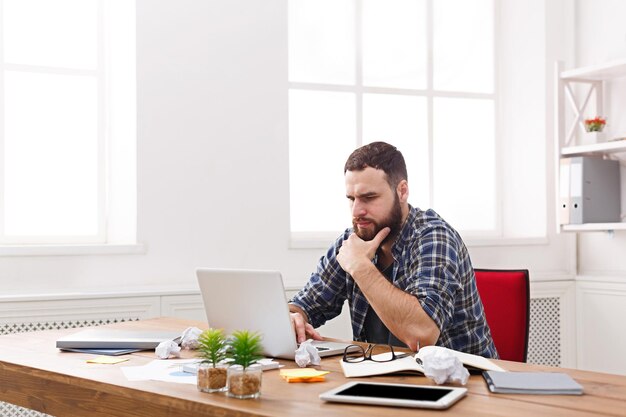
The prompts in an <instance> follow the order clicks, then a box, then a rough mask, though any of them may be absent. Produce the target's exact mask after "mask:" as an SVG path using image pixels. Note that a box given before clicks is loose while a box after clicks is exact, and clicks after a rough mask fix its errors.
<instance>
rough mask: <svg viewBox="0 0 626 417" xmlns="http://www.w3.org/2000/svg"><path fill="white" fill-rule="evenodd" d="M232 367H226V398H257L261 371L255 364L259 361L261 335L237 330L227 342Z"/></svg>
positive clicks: (259, 392)
mask: <svg viewBox="0 0 626 417" xmlns="http://www.w3.org/2000/svg"><path fill="white" fill-rule="evenodd" d="M228 345H229V352H230V357H231V358H232V365H230V366H229V367H228V396H230V397H235V398H258V397H259V396H260V395H261V377H262V375H263V369H262V367H261V365H260V364H257V363H255V362H256V361H258V360H259V359H261V358H262V357H263V356H262V353H263V346H262V345H261V335H259V334H258V333H253V332H249V331H247V330H239V331H235V332H233V334H232V336H231V337H230V339H229V341H228Z"/></svg>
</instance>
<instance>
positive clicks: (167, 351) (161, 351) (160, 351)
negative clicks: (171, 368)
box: [154, 340, 180, 359]
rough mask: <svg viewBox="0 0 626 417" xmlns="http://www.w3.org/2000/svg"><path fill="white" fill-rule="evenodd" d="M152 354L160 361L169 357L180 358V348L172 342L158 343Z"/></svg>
mask: <svg viewBox="0 0 626 417" xmlns="http://www.w3.org/2000/svg"><path fill="white" fill-rule="evenodd" d="M154 353H156V355H157V356H158V357H159V358H161V359H167V358H169V357H170V356H173V357H175V358H180V346H178V343H176V342H174V341H173V340H166V341H164V342H161V343H159V345H158V346H157V347H156V349H155V350H154Z"/></svg>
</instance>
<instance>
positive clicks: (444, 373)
mask: <svg viewBox="0 0 626 417" xmlns="http://www.w3.org/2000/svg"><path fill="white" fill-rule="evenodd" d="M422 368H424V375H426V376H427V377H428V378H430V379H432V380H433V381H435V383H437V384H438V385H441V384H445V383H447V382H450V383H457V382H458V383H460V384H461V385H465V384H467V380H468V379H469V371H468V370H467V369H466V368H465V367H464V366H463V363H462V362H461V361H460V360H459V358H457V357H456V356H454V355H452V354H451V353H450V352H447V351H445V350H435V351H434V352H432V353H429V354H428V355H424V357H422Z"/></svg>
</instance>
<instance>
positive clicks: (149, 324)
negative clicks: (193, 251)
mask: <svg viewBox="0 0 626 417" xmlns="http://www.w3.org/2000/svg"><path fill="white" fill-rule="evenodd" d="M189 326H197V327H200V328H204V327H206V324H203V323H198V322H192V321H188V320H178V319H169V318H160V319H153V320H143V321H139V322H126V323H118V324H115V325H110V326H108V327H122V328H137V329H139V328H141V329H146V328H159V329H171V330H181V331H182V330H184V329H185V328H187V327H189ZM75 331H77V330H76V329H70V330H61V331H44V332H32V333H21V334H13V335H4V336H0V400H2V401H6V402H10V403H13V404H17V405H20V406H22V407H27V408H31V409H34V410H38V411H41V412H44V413H47V414H51V415H54V416H58V417H62V416H87V415H89V416H102V417H104V416H107V417H110V416H131V417H133V416H149V417H158V416H171V417H174V416H176V417H181V416H187V415H193V416H209V415H220V416H238V417H241V416H316V417H319V416H345V415H348V414H350V415H357V416H366V417H367V416H371V417H373V416H380V415H382V414H388V413H393V415H394V417H395V416H398V417H402V416H409V415H415V413H416V412H418V411H417V410H415V409H404V408H387V407H378V406H359V405H349V404H332V403H326V402H323V401H321V400H319V399H318V395H319V394H320V393H322V392H324V391H327V390H329V389H331V388H334V387H336V386H338V385H341V384H343V383H344V382H346V381H347V379H346V378H344V376H343V373H342V372H341V368H340V365H339V358H338V357H331V358H326V359H324V360H323V361H322V364H321V366H320V368H321V369H324V370H328V371H330V374H328V375H327V376H326V382H322V383H310V384H305V383H291V384H290V383H287V382H285V381H283V380H282V379H281V378H280V376H279V373H278V371H275V370H272V371H266V372H264V373H263V387H262V391H261V398H260V399H258V400H238V399H234V398H229V397H227V396H226V395H224V394H205V393H200V392H199V391H197V389H196V387H195V386H194V385H188V384H176V383H167V382H160V381H128V380H126V378H125V377H124V375H123V373H122V372H121V371H120V369H119V368H120V367H121V366H136V365H144V364H146V363H148V362H150V361H151V360H153V359H156V356H155V355H154V353H153V352H151V351H145V352H139V353H135V354H131V355H129V356H130V360H129V361H126V362H122V363H119V364H115V365H100V364H87V363H86V362H85V361H86V360H87V359H88V358H91V357H93V356H92V355H88V354H82V353H69V352H60V351H59V350H58V349H56V347H55V340H56V339H57V338H58V337H60V336H62V335H65V334H70V333H73V332H75ZM183 352H184V353H185V355H186V356H187V357H190V356H193V352H189V351H183ZM281 362H282V363H284V364H285V365H286V366H287V367H295V366H296V365H295V363H293V362H290V361H281ZM498 363H499V364H500V365H501V366H503V367H504V368H506V369H509V370H516V371H521V370H545V371H560V372H567V373H568V374H570V375H571V376H572V377H574V378H575V379H576V380H577V381H578V382H579V383H580V384H581V385H582V386H583V387H584V391H585V394H584V395H582V396H567V395H505V394H492V393H490V392H489V391H488V389H487V387H486V384H485V382H484V380H483V379H482V377H481V376H479V375H472V376H471V378H470V381H469V383H468V384H467V388H468V390H469V392H468V395H467V397H466V398H464V399H462V400H461V401H460V402H459V403H457V404H455V405H454V406H452V408H450V409H448V410H446V411H434V410H433V411H429V410H419V413H420V415H433V416H435V415H439V416H441V415H442V413H448V414H449V413H454V414H458V415H464V416H531V415H535V416H567V417H576V416H588V415H590V414H593V415H600V416H603V415H607V416H626V377H625V376H618V375H611V374H601V373H596V372H586V371H579V370H572V369H561V368H552V367H546V366H537V365H528V364H521V363H515V362H507V361H498ZM358 379H363V380H369V381H383V382H384V381H386V382H402V383H411V384H424V385H433V383H432V382H431V381H430V380H429V379H427V378H425V377H423V376H397V375H396V376H384V377H373V378H355V380H358Z"/></svg>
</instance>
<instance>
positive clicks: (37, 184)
mask: <svg viewBox="0 0 626 417" xmlns="http://www.w3.org/2000/svg"><path fill="white" fill-rule="evenodd" d="M134 7H135V6H134V2H133V1H126V0H55V1H47V0H0V22H1V27H0V208H1V209H0V243H1V244H5V245H7V244H58V243H64V244H67V243H110V242H113V241H115V240H118V239H120V240H125V241H127V242H128V241H130V240H133V237H132V235H134V234H135V233H136V232H135V229H136V227H135V225H134V220H132V219H134V216H136V208H135V205H136V203H135V201H134V200H135V199H136V197H135V196H134V191H133V190H134V187H135V185H134V177H135V167H134V157H133V154H134V152H135V151H134V149H135V140H136V138H135V136H136V135H135V74H134V72H135V63H134V60H135V52H134V38H135V32H134V30H135V23H134V10H135V9H134ZM121 177H124V179H123V180H122V179H121ZM129 219H130V220H129Z"/></svg>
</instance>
